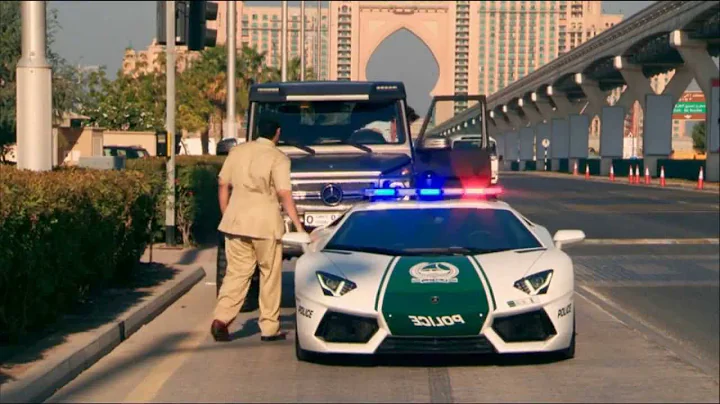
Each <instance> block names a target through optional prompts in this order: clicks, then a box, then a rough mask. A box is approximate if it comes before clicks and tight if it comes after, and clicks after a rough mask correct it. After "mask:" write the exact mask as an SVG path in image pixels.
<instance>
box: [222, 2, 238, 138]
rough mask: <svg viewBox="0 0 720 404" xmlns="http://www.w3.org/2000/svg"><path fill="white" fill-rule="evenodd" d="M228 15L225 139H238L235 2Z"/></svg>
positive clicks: (229, 7)
mask: <svg viewBox="0 0 720 404" xmlns="http://www.w3.org/2000/svg"><path fill="white" fill-rule="evenodd" d="M227 5H228V13H227V53H228V62H227V114H226V115H227V122H228V133H229V134H226V135H225V138H230V137H232V138H235V137H237V130H236V129H235V88H236V87H235V58H236V55H237V47H236V46H235V39H236V37H235V35H236V32H235V22H236V21H237V13H236V11H235V1H229V2H228V3H227Z"/></svg>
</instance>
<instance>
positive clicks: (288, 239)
mask: <svg viewBox="0 0 720 404" xmlns="http://www.w3.org/2000/svg"><path fill="white" fill-rule="evenodd" d="M311 242H312V240H311V239H310V235H309V234H307V233H305V232H291V233H285V234H284V235H283V237H282V243H283V244H284V245H288V246H293V247H305V246H307V245H308V244H310V243H311Z"/></svg>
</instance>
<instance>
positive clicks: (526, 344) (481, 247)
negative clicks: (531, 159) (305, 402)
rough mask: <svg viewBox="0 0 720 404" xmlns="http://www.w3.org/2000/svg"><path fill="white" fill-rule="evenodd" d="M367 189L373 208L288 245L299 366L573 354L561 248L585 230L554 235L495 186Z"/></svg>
mask: <svg viewBox="0 0 720 404" xmlns="http://www.w3.org/2000/svg"><path fill="white" fill-rule="evenodd" d="M367 192H368V196H369V197H370V198H371V199H372V201H371V202H368V203H365V204H360V205H357V206H355V207H353V208H352V209H350V210H349V211H347V212H346V213H345V214H344V215H343V216H341V217H340V218H338V219H337V220H335V221H334V222H333V223H331V224H330V225H328V226H326V227H323V228H319V229H316V230H315V231H314V232H313V233H311V234H310V235H308V234H306V233H287V234H286V235H285V236H284V238H283V242H284V243H286V244H292V245H296V246H302V248H303V249H304V254H303V255H302V256H301V257H300V258H299V259H298V260H297V263H296V267H295V295H296V309H297V313H296V317H297V322H296V324H297V335H296V336H297V338H296V353H297V357H298V359H300V360H312V359H313V358H314V357H316V356H317V355H320V354H328V353H343V354H386V353H403V354H424V353H463V354H467V353H499V354H503V353H530V352H556V353H559V354H560V355H561V356H563V357H565V358H571V357H573V356H574V352H575V333H574V332H575V313H574V307H573V293H574V269H573V263H572V261H571V260H570V258H569V257H568V255H567V254H565V252H563V251H562V250H561V247H562V246H564V245H568V244H573V243H578V242H581V241H582V240H583V239H584V238H585V234H584V233H583V232H582V231H580V230H560V231H558V232H557V233H556V234H555V235H554V236H551V235H550V233H549V232H548V230H547V229H546V228H545V227H543V226H540V225H538V224H536V223H533V222H531V221H530V220H528V219H527V218H525V217H524V216H523V215H521V214H520V213H519V212H517V211H515V210H514V209H513V208H511V207H510V206H509V205H508V204H507V203H505V202H502V201H497V200H489V199H488V198H485V197H484V196H486V195H488V194H492V193H494V192H493V191H491V190H488V189H414V188H410V189H371V190H367ZM453 195H454V196H455V197H453V198H452V199H448V198H449V197H451V196H453ZM477 196H480V197H477ZM384 197H387V198H390V199H391V200H388V201H384V200H383V198H384ZM408 197H409V199H410V200H407V199H408ZM400 199H404V200H400Z"/></svg>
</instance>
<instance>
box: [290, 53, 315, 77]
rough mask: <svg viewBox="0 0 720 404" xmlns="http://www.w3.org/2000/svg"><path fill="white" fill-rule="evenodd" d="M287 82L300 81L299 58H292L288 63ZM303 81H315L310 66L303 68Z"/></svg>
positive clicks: (313, 72)
mask: <svg viewBox="0 0 720 404" xmlns="http://www.w3.org/2000/svg"><path fill="white" fill-rule="evenodd" d="M287 76H288V81H300V58H299V57H294V58H292V59H290V60H289V61H288V69H287ZM305 80H317V77H315V71H314V70H313V68H312V67H311V66H306V67H305Z"/></svg>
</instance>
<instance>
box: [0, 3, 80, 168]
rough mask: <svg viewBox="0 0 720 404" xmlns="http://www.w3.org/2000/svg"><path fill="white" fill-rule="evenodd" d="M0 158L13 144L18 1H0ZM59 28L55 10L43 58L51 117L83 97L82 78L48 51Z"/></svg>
mask: <svg viewBox="0 0 720 404" xmlns="http://www.w3.org/2000/svg"><path fill="white" fill-rule="evenodd" d="M0 16H2V17H0V21H2V24H0V159H2V158H4V156H5V151H6V150H7V147H8V146H9V145H10V144H12V143H15V141H16V122H15V118H16V109H15V106H16V77H15V73H16V68H17V63H18V61H19V60H20V57H21V55H22V35H21V34H22V26H21V15H20V2H19V1H0ZM59 29H61V26H60V24H59V23H58V20H57V10H55V9H49V10H48V15H47V38H46V45H47V59H48V61H49V62H50V64H51V66H52V84H53V97H52V103H53V105H52V107H53V118H54V121H55V122H58V121H59V120H61V119H62V117H63V115H64V113H66V112H70V111H73V110H75V109H76V108H77V107H78V105H79V104H80V103H81V101H82V99H83V98H84V94H83V90H82V89H83V87H84V86H83V85H81V83H82V82H83V81H84V79H85V76H84V74H83V73H82V72H80V71H79V70H78V69H77V68H75V67H73V66H70V65H69V64H68V63H67V62H66V61H65V60H64V59H63V58H62V57H60V55H58V54H57V53H55V52H54V51H53V50H52V45H53V43H54V36H55V34H56V33H57V31H58V30H59Z"/></svg>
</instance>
